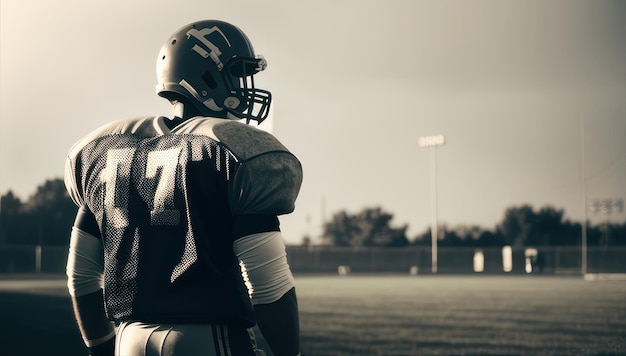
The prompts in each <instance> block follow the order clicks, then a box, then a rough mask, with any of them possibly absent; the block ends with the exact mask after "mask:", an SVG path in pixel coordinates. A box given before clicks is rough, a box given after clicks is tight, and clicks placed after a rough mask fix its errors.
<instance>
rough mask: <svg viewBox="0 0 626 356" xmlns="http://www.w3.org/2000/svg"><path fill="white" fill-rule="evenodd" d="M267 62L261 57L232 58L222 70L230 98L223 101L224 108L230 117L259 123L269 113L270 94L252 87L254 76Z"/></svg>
mask: <svg viewBox="0 0 626 356" xmlns="http://www.w3.org/2000/svg"><path fill="white" fill-rule="evenodd" d="M266 66H267V62H266V61H265V58H263V56H258V57H256V58H245V57H240V58H233V59H231V60H230V61H229V62H228V63H227V64H226V66H225V68H224V70H222V75H223V77H224V78H223V80H224V83H225V84H226V88H227V89H228V92H229V93H230V96H229V97H227V98H226V100H225V101H224V108H225V109H226V110H227V111H228V112H229V113H231V114H232V115H234V116H236V117H238V118H240V119H246V122H247V123H249V122H250V120H256V121H257V122H258V123H261V122H262V121H263V120H265V118H267V114H268V113H269V108H270V104H271V101H272V94H271V93H270V92H269V91H267V90H262V89H257V88H256V87H255V86H254V75H255V74H256V73H258V72H260V71H262V70H264V69H265V67H266Z"/></svg>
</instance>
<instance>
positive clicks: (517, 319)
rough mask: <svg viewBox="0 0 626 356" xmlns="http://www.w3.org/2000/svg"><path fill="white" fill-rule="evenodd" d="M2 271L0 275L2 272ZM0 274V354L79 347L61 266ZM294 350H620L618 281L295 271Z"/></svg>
mask: <svg viewBox="0 0 626 356" xmlns="http://www.w3.org/2000/svg"><path fill="white" fill-rule="evenodd" d="M2 279H4V280H2ZM29 279H30V280H27V281H16V280H15V278H6V277H5V278H2V276H0V318H1V319H0V338H1V339H2V342H1V345H3V346H2V348H1V349H3V350H6V349H7V348H5V347H7V345H8V349H9V350H10V351H9V353H6V354H5V353H3V355H7V356H13V355H61V354H62V355H68V356H72V355H85V352H84V351H83V348H82V345H81V340H80V336H79V335H78V332H77V331H76V327H75V325H74V322H73V317H72V314H71V305H70V302H69V299H68V297H67V293H66V292H65V289H64V280H63V279H62V276H47V278H45V279H44V280H42V279H41V278H36V277H30V278H29ZM296 282H297V290H298V297H299V303H300V315H301V316H300V318H301V331H302V332H301V334H302V351H303V352H302V354H303V355H323V356H325V355H390V356H391V355H626V282H624V281H584V280H583V279H582V278H580V277H555V276H511V277H505V276H417V277H416V276H408V275H406V276H394V275H383V276H358V275H350V276H346V277H339V276H299V277H297V278H296Z"/></svg>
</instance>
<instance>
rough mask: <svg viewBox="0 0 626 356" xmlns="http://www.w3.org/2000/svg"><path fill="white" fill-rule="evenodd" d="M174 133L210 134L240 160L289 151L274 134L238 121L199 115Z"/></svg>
mask: <svg viewBox="0 0 626 356" xmlns="http://www.w3.org/2000/svg"><path fill="white" fill-rule="evenodd" d="M172 133H176V134H194V135H203V136H208V137H210V138H212V139H214V140H215V141H217V142H220V143H221V144H222V145H223V146H224V147H226V148H227V149H228V150H229V151H230V152H231V153H232V154H233V155H234V156H235V157H236V158H237V160H239V161H246V160H249V159H251V158H253V157H255V156H258V155H261V154H264V153H268V152H289V151H288V150H287V148H285V146H283V145H282V144H281V143H280V142H279V141H278V140H277V139H276V138H275V137H274V136H273V135H272V134H270V133H267V132H265V131H263V130H259V129H257V128H255V127H252V126H250V125H246V124H244V123H241V122H238V121H231V120H226V119H215V118H206V117H197V118H194V119H190V120H187V121H186V122H185V123H183V124H181V125H179V126H178V127H176V128H175V129H174V130H172Z"/></svg>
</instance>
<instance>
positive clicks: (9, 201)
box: [0, 191, 22, 244]
mask: <svg viewBox="0 0 626 356" xmlns="http://www.w3.org/2000/svg"><path fill="white" fill-rule="evenodd" d="M21 219H22V202H21V201H20V199H19V198H18V197H17V196H15V194H13V192H12V191H8V192H7V193H6V194H5V195H3V196H2V197H0V244H3V243H6V241H8V240H10V239H11V237H12V236H16V235H17V234H19V230H20V225H21Z"/></svg>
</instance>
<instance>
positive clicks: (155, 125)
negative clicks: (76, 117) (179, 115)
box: [69, 116, 167, 157]
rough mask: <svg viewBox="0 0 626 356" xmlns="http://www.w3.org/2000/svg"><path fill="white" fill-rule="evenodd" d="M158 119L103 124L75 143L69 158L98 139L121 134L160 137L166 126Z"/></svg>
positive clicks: (137, 118) (143, 118)
mask: <svg viewBox="0 0 626 356" xmlns="http://www.w3.org/2000/svg"><path fill="white" fill-rule="evenodd" d="M159 119H160V117H155V116H144V117H136V118H132V119H123V120H117V121H113V122H109V123H107V124H104V125H102V126H100V127H99V128H97V129H95V130H94V131H92V132H91V133H89V134H88V135H87V136H85V137H83V138H82V139H80V140H79V141H78V142H76V144H74V146H73V147H72V148H71V149H70V153H69V156H70V157H74V156H75V155H76V154H77V153H78V152H79V151H80V150H81V149H82V148H83V147H85V146H86V145H87V144H88V143H90V142H92V141H94V140H95V139H97V138H99V137H104V136H110V135H123V134H133V135H136V136H139V137H154V136H158V135H162V134H163V133H164V132H165V131H167V126H165V124H164V123H163V120H159Z"/></svg>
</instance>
